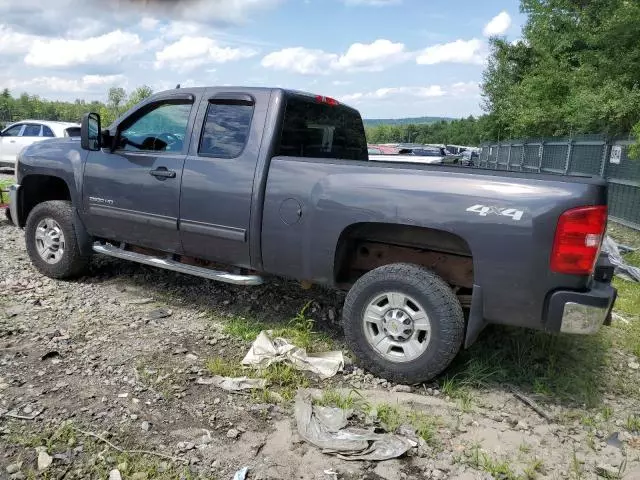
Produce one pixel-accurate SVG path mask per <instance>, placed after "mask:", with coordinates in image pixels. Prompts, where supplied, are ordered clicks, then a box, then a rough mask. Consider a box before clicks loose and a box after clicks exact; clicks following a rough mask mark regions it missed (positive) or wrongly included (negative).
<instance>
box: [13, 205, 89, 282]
mask: <svg viewBox="0 0 640 480" xmlns="http://www.w3.org/2000/svg"><path fill="white" fill-rule="evenodd" d="M25 243H26V245H27V253H28V254H29V258H30V259H31V263H33V265H34V266H35V267H36V268H37V269H38V271H39V272H40V273H42V274H43V275H46V276H47V277H51V278H71V277H77V276H79V275H81V274H82V273H83V272H84V271H85V270H86V268H87V266H88V264H89V258H88V257H87V256H84V255H82V254H81V253H80V249H79V247H78V240H77V239H76V233H75V229H74V227H73V209H72V207H71V203H70V202H67V201H60V200H55V201H49V202H43V203H40V204H38V205H36V206H35V207H34V208H33V210H31V213H29V217H28V218H27V224H26V225H25Z"/></svg>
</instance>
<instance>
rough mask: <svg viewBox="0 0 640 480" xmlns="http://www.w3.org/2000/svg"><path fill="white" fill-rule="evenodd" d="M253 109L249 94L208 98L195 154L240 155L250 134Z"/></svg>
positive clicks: (234, 156)
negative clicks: (245, 95)
mask: <svg viewBox="0 0 640 480" xmlns="http://www.w3.org/2000/svg"><path fill="white" fill-rule="evenodd" d="M253 109H254V101H253V99H249V98H247V99H244V100H240V99H216V98H213V99H211V100H209V105H208V106H207V114H206V117H205V122H204V128H203V129H202V134H201V136H200V143H199V145H198V155H199V156H202V157H216V158H236V157H239V156H240V154H241V153H242V151H243V150H244V147H245V145H246V144H247V140H248V138H249V131H250V130H251V120H252V118H253Z"/></svg>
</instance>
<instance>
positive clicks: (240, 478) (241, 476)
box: [232, 467, 249, 480]
mask: <svg viewBox="0 0 640 480" xmlns="http://www.w3.org/2000/svg"><path fill="white" fill-rule="evenodd" d="M247 473H249V467H242V468H241V469H240V470H238V471H237V472H236V474H235V475H234V476H233V479H232V480H246V478H247Z"/></svg>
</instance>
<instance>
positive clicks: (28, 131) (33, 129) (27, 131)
mask: <svg viewBox="0 0 640 480" xmlns="http://www.w3.org/2000/svg"><path fill="white" fill-rule="evenodd" d="M41 129H42V128H41V127H40V125H34V124H32V123H30V124H27V126H25V127H24V131H23V132H22V135H21V136H22V137H39V136H40V130H41Z"/></svg>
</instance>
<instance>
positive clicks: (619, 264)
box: [602, 235, 640, 282]
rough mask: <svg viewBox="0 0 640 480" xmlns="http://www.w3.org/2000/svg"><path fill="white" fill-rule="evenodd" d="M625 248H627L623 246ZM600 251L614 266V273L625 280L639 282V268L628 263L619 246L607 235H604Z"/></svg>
mask: <svg viewBox="0 0 640 480" xmlns="http://www.w3.org/2000/svg"><path fill="white" fill-rule="evenodd" d="M625 250H628V249H626V248H625ZM602 251H603V252H604V253H606V254H607V256H608V257H609V261H610V262H611V263H612V264H613V265H614V266H615V274H616V275H617V276H619V277H621V278H624V279H625V280H631V281H635V282H640V268H638V267H634V266H632V265H629V264H628V263H627V262H625V261H624V258H622V255H621V254H620V246H619V245H618V244H617V243H616V241H615V240H614V239H613V238H611V237H610V236H609V235H605V237H604V240H603V242H602Z"/></svg>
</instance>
